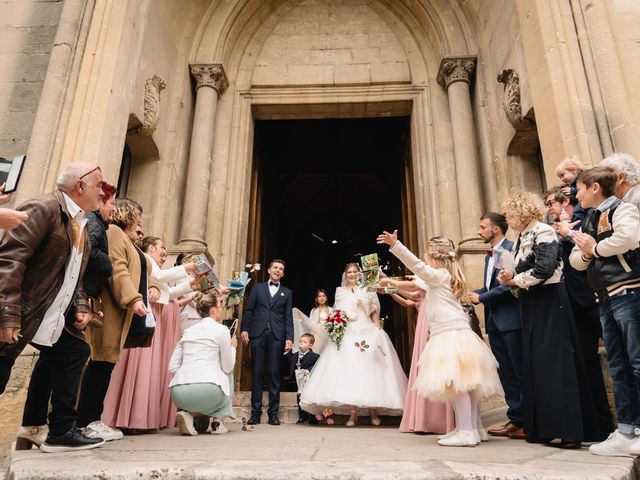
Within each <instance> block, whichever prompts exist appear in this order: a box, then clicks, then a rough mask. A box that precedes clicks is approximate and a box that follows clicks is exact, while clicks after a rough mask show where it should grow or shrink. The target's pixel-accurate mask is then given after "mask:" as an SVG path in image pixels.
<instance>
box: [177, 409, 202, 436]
mask: <svg viewBox="0 0 640 480" xmlns="http://www.w3.org/2000/svg"><path fill="white" fill-rule="evenodd" d="M176 423H177V424H178V431H179V432H180V434H181V435H191V436H196V435H198V431H197V430H196V427H194V426H193V416H192V415H191V414H190V413H189V412H185V411H184V410H181V411H179V412H178V413H176Z"/></svg>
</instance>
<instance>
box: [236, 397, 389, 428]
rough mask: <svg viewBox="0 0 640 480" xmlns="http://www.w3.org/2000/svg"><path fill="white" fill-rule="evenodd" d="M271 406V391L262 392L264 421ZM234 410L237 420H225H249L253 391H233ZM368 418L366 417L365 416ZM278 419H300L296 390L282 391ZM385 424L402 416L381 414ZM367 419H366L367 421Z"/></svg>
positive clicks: (338, 417)
mask: <svg viewBox="0 0 640 480" xmlns="http://www.w3.org/2000/svg"><path fill="white" fill-rule="evenodd" d="M268 406H269V392H262V423H266V422H267V421H268V419H269V418H268V417H267V408H268ZM233 412H234V414H235V417H236V418H235V420H231V419H228V420H225V421H229V422H234V423H238V422H242V417H244V418H246V419H247V420H249V417H251V392H234V393H233ZM333 418H334V420H335V422H336V423H337V424H339V425H341V424H344V423H346V421H347V418H348V416H347V415H333ZM365 418H366V417H365ZM278 419H279V420H280V422H281V423H296V422H297V421H298V404H297V401H296V393H295V392H282V393H280V410H279V411H278ZM380 420H381V421H382V424H383V425H399V424H400V420H401V417H388V416H384V415H382V416H380ZM366 422H367V421H366V420H365V423H366Z"/></svg>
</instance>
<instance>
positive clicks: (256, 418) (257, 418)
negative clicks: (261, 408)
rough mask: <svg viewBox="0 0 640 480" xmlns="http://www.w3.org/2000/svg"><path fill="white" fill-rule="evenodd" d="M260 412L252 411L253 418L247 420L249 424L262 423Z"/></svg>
mask: <svg viewBox="0 0 640 480" xmlns="http://www.w3.org/2000/svg"><path fill="white" fill-rule="evenodd" d="M261 415H262V414H260V413H252V414H251V418H250V419H249V421H248V422H247V424H248V425H258V424H259V423H260V416H261Z"/></svg>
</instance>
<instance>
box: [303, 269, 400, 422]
mask: <svg viewBox="0 0 640 480" xmlns="http://www.w3.org/2000/svg"><path fill="white" fill-rule="evenodd" d="M359 277H360V269H359V268H358V265H357V264H355V263H349V264H347V266H346V268H345V272H344V276H343V283H342V286H340V287H338V288H337V289H336V296H335V304H334V309H336V310H342V311H343V312H345V313H346V314H347V316H348V322H347V326H346V330H345V331H344V335H343V337H342V339H341V342H340V346H339V347H338V345H337V344H336V343H335V342H334V341H328V342H327V344H326V346H325V347H324V350H323V351H322V355H321V356H320V359H319V360H318V363H316V366H315V367H314V370H313V375H311V377H310V378H309V381H308V382H307V384H306V385H305V388H304V391H303V393H302V396H301V397H300V406H301V408H302V409H303V410H305V411H308V412H310V413H313V414H316V415H317V414H320V413H322V411H323V410H324V409H327V408H328V409H331V410H333V412H335V413H338V414H345V415H349V420H348V421H347V424H346V425H347V426H348V427H353V426H354V425H355V424H356V423H357V422H358V416H359V415H362V414H368V415H370V417H371V423H372V424H373V425H376V426H378V425H380V418H379V417H378V415H380V414H382V415H402V411H403V408H404V398H405V394H406V390H407V377H406V375H405V374H404V371H403V370H402V367H401V365H400V360H399V359H398V354H397V353H396V351H395V349H394V348H393V344H392V343H391V339H390V338H389V336H388V335H387V334H386V333H385V331H384V330H383V329H382V324H381V322H380V302H379V300H378V295H377V294H376V293H372V292H368V291H367V290H366V289H363V288H360V287H359V286H358V284H357V282H358V279H359Z"/></svg>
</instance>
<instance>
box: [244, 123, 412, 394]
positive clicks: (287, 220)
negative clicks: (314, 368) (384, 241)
mask: <svg viewBox="0 0 640 480" xmlns="http://www.w3.org/2000/svg"><path fill="white" fill-rule="evenodd" d="M254 131H255V133H254V149H253V151H254V168H253V177H254V178H253V181H252V185H253V186H254V187H253V190H252V192H251V196H252V202H251V204H252V205H254V208H253V210H252V213H251V218H250V225H252V230H251V232H250V234H249V238H248V248H247V259H248V261H249V262H252V263H253V262H260V263H263V264H267V263H268V262H269V260H270V259H272V258H283V259H285V260H286V262H287V268H286V277H285V283H286V285H287V286H288V287H289V288H291V289H292V290H293V291H294V306H295V307H297V308H299V309H300V310H302V311H303V312H305V313H308V312H309V310H310V309H311V308H312V307H313V298H314V293H315V291H316V290H317V289H318V288H324V289H326V290H327V291H328V292H329V298H330V302H333V291H334V289H335V287H336V286H338V285H339V283H340V277H341V274H342V270H343V268H344V265H345V264H346V263H347V262H358V261H359V257H360V256H361V255H363V254H369V253H374V252H376V253H378V255H379V257H380V259H381V263H382V264H383V265H386V268H387V270H386V271H387V273H388V274H397V273H399V272H401V271H402V270H401V269H400V266H399V265H397V262H396V261H395V259H394V258H393V256H392V255H390V254H389V253H388V251H387V249H386V248H384V247H381V246H378V245H376V243H375V237H376V235H377V234H378V233H379V232H380V231H381V230H382V229H393V228H398V230H399V231H400V235H401V236H402V238H403V239H405V241H406V242H407V243H409V244H412V243H413V244H415V238H416V232H415V228H414V225H415V206H414V199H413V194H412V188H411V182H412V179H413V177H412V175H411V171H410V170H411V158H410V145H409V143H410V118H409V117H408V116H397V117H386V118H343V119H335V118H333V119H298V120H258V121H256V123H255V127H254ZM407 180H408V181H407ZM409 219H411V220H409ZM265 275H266V274H265V273H264V272H263V273H262V275H261V276H262V277H264V276H265ZM381 304H382V317H383V318H386V321H385V330H386V331H387V333H388V334H389V335H390V337H391V338H392V340H393V341H394V343H395V345H396V348H397V350H398V353H399V355H400V358H401V361H402V363H403V364H404V366H405V368H407V369H408V366H409V358H410V353H411V346H412V339H413V331H414V330H413V323H412V320H413V315H412V312H407V311H405V310H403V309H401V308H400V307H398V306H397V305H396V304H395V303H394V302H393V301H392V300H391V299H390V298H389V297H386V296H383V297H381ZM241 375H242V378H241V388H242V389H249V388H250V385H251V371H250V361H249V357H248V351H247V352H245V355H244V356H243V369H242V373H241Z"/></svg>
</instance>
